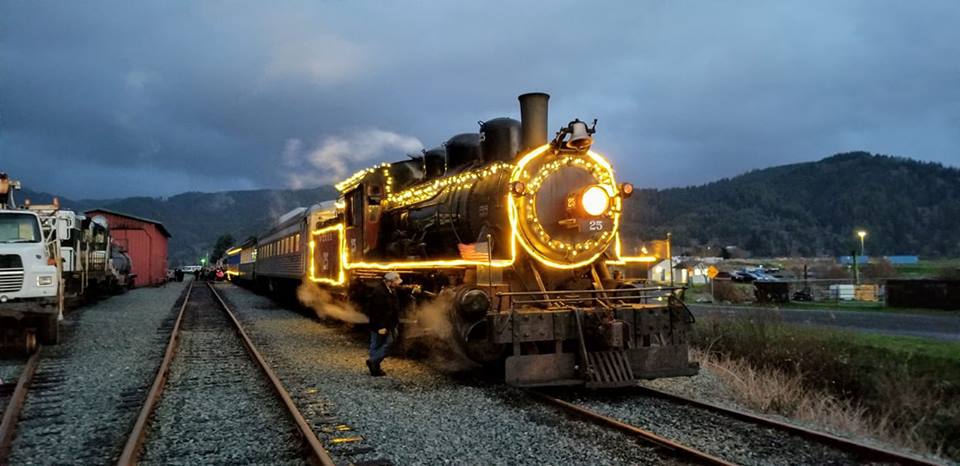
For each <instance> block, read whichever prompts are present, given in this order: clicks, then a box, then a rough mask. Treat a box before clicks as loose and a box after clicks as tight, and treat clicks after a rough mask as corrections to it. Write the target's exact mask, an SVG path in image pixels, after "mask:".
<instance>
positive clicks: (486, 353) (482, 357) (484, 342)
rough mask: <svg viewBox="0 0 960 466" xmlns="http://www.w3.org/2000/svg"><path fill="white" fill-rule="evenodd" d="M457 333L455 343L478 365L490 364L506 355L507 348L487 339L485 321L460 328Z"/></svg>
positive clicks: (487, 333)
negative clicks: (461, 329)
mask: <svg viewBox="0 0 960 466" xmlns="http://www.w3.org/2000/svg"><path fill="white" fill-rule="evenodd" d="M462 328H463V331H462V332H455V333H457V336H458V338H457V343H459V344H460V347H461V348H463V351H464V353H466V355H467V357H468V358H470V359H471V360H472V361H474V362H476V363H478V364H483V365H486V364H490V363H493V362H496V361H498V360H500V359H502V358H503V357H504V356H505V355H506V353H507V346H506V345H500V344H497V343H494V342H493V341H491V340H490V339H489V332H488V331H487V321H486V320H481V321H478V322H474V323H473V324H471V325H469V326H464V327H462Z"/></svg>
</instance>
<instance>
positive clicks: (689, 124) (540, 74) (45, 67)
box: [0, 0, 960, 197]
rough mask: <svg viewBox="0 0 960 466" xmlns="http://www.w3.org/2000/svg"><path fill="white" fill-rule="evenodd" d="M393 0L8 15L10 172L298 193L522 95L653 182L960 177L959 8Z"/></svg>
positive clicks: (5, 90) (1, 104)
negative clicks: (800, 173) (832, 162)
mask: <svg viewBox="0 0 960 466" xmlns="http://www.w3.org/2000/svg"><path fill="white" fill-rule="evenodd" d="M384 3H385V2H315V3H305V2H289V3H286V2H284V3H281V2H249V3H247V2H186V1H182V2H161V1H151V2H122V1H117V2H106V1H96V2H73V3H64V2H25V1H13V0H0V169H5V170H7V171H10V172H11V173H12V174H13V175H14V176H16V177H19V178H21V179H23V180H24V182H25V183H26V184H27V185H28V186H30V187H32V188H35V189H43V190H48V191H57V192H60V193H63V194H65V195H68V196H71V197H100V196H125V195H167V194H173V193H176V192H181V191H186V190H203V191H215V190H226V189H247V188H257V187H278V186H310V185H315V184H321V183H327V182H329V181H330V180H331V179H334V178H336V177H337V176H341V174H342V173H344V172H347V171H352V170H354V169H358V168H362V167H363V166H365V165H367V164H370V163H374V162H377V161H379V160H384V159H400V158H402V157H403V153H404V152H405V151H410V150H411V149H415V148H417V147H418V146H419V145H421V144H422V145H425V146H428V147H430V146H434V145H437V144H439V143H441V142H442V141H444V140H445V139H446V138H448V137H449V136H451V135H453V134H455V133H459V132H463V131H473V130H475V129H476V121H477V120H481V119H487V118H491V117H496V116H501V115H508V116H514V117H515V116H516V114H517V107H516V95H517V94H519V93H522V92H525V91H529V90H544V91H547V92H550V93H551V94H552V95H553V101H552V109H551V126H552V127H559V126H560V125H561V124H563V123H565V122H566V121H568V120H570V119H572V118H575V117H579V118H582V119H587V118H599V119H600V124H599V133H598V140H597V144H596V147H597V149H598V150H600V151H602V152H604V153H606V154H608V155H609V156H610V157H611V158H612V159H613V160H614V162H615V164H616V167H617V169H618V172H619V174H620V177H621V178H623V179H628V180H631V181H634V182H635V183H637V184H639V185H643V186H655V187H665V186H676V185H686V184H695V183H701V182H705V181H710V180H713V179H716V178H719V177H722V176H732V175H736V174H738V173H741V172H743V171H746V170H749V169H751V168H760V167H765V166H770V165H776V164H782V163H791V162H798V161H806V160H814V159H818V158H821V157H824V156H827V155H830V154H832V153H835V152H840V151H845V150H854V149H864V150H870V151H875V152H882V153H889V154H897V155H903V156H909V157H914V158H919V159H923V160H933V161H940V162H944V163H947V164H951V165H957V164H960V61H958V60H956V56H957V55H958V45H957V44H960V29H957V28H956V27H955V25H956V24H960V5H957V4H956V2H952V1H939V2H938V1H927V2H921V3H912V4H911V3H904V2H893V1H889V2H885V1H861V2H839V3H838V2H822V3H804V4H802V5H801V4H796V3H787V2H761V1H758V2H697V3H693V2H663V1H650V2H616V3H602V4H589V3H584V2H575V1H568V2H560V3H557V2H499V3H497V2H472V3H467V4H463V3H461V2H394V3H386V4H384ZM341 155H343V157H341Z"/></svg>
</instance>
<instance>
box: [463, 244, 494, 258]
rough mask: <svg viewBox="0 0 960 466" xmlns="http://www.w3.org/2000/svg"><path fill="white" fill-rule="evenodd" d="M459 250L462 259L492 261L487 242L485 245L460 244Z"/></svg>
mask: <svg viewBox="0 0 960 466" xmlns="http://www.w3.org/2000/svg"><path fill="white" fill-rule="evenodd" d="M457 248H458V249H460V257H461V258H463V259H464V260H468V261H489V260H490V248H489V246H488V245H487V243H486V242H483V243H470V244H463V243H458V244H457Z"/></svg>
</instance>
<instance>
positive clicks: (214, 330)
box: [140, 284, 303, 465]
mask: <svg viewBox="0 0 960 466" xmlns="http://www.w3.org/2000/svg"><path fill="white" fill-rule="evenodd" d="M272 390H273V388H272V387H271V386H270V385H269V383H268V382H267V381H266V377H265V376H264V374H263V373H262V372H261V371H260V369H259V368H258V367H257V366H256V365H255V364H254V363H253V362H252V361H251V359H250V356H249V355H248V354H247V350H246V348H245V347H244V346H243V343H242V342H241V340H240V337H239V336H238V335H237V334H236V332H235V331H234V326H233V324H232V323H231V322H230V321H229V319H228V317H227V316H226V314H224V312H223V310H222V309H220V307H219V304H217V303H216V302H215V301H214V298H213V295H212V293H211V291H210V290H209V289H208V288H207V286H206V285H205V284H198V285H197V286H195V287H194V289H193V292H192V293H191V295H190V301H189V302H188V304H187V307H186V309H185V311H184V317H183V322H182V323H181V330H180V338H179V345H178V347H177V352H176V355H175V356H174V358H173V361H172V363H171V368H170V374H169V377H168V378H167V383H166V388H165V389H164V391H163V395H162V397H161V399H160V402H159V403H158V405H157V407H156V410H155V411H154V414H153V417H152V421H151V425H150V429H149V432H148V433H147V437H146V442H145V447H144V450H143V455H142V457H141V460H140V464H145V465H146V464H158V465H159V464H303V461H302V460H301V455H300V452H299V446H300V440H299V439H298V438H297V437H296V436H295V435H294V426H293V423H292V421H291V420H290V419H289V418H288V417H287V415H286V414H285V412H284V411H283V410H284V407H283V405H282V404H281V403H280V402H279V401H278V399H277V397H276V395H275V394H274V393H273V391H272Z"/></svg>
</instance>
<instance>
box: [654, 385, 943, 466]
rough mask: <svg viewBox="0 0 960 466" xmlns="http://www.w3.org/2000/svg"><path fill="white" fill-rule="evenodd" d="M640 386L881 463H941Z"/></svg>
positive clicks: (680, 401) (930, 465)
mask: <svg viewBox="0 0 960 466" xmlns="http://www.w3.org/2000/svg"><path fill="white" fill-rule="evenodd" d="M636 388H637V389H638V390H639V391H641V392H644V393H648V394H650V395H653V396H657V397H660V398H664V399H667V400H670V401H675V402H678V403H683V404H687V405H690V406H694V407H697V408H701V409H705V410H707V411H712V412H716V413H720V414H723V415H726V416H730V417H733V418H736V419H740V420H742V421H746V422H750V423H753V424H760V425H763V426H767V427H773V428H776V429H780V430H783V431H786V432H789V433H792V434H796V435H798V436H801V437H806V438H808V439H811V440H814V441H817V442H820V443H824V444H827V445H830V446H833V447H836V448H838V449H840V450H843V451H848V452H853V453H856V454H857V455H860V456H861V457H863V458H864V459H868V460H874V461H880V462H893V463H897V464H903V465H917V466H920V465H922V466H936V465H938V464H939V463H935V462H933V461H929V460H926V459H923V458H917V457H914V456H910V455H906V454H903V453H898V452H895V451H892V450H888V449H885V448H880V447H874V446H870V445H866V444H863V443H860V442H855V441H853V440H850V439H845V438H843V437H837V436H835V435H831V434H827V433H824V432H818V431H815V430H811V429H807V428H805V427H800V426H796V425H793V424H788V423H785V422H781V421H777V420H775V419H770V418H766V417H762V416H757V415H755V414H751V413H747V412H744V411H740V410H736V409H731V408H725V407H723V406H719V405H715V404H713V403H707V402H704V401H698V400H693V399H690V398H687V397H683V396H680V395H674V394H672V393H667V392H663V391H660V390H656V389H653V388H648V387H636Z"/></svg>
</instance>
